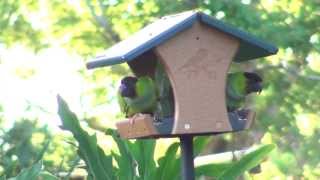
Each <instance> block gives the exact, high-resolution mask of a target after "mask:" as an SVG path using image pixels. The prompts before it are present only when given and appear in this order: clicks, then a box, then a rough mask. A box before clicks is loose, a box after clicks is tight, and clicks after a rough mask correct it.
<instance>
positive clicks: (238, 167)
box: [57, 96, 274, 180]
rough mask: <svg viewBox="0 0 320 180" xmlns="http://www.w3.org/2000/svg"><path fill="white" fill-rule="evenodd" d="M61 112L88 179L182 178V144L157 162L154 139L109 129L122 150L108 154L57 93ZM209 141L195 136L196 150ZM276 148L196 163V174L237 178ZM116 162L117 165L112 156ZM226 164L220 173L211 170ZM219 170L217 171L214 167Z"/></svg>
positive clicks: (269, 147) (268, 146) (173, 147)
mask: <svg viewBox="0 0 320 180" xmlns="http://www.w3.org/2000/svg"><path fill="white" fill-rule="evenodd" d="M57 99H58V105H59V111H58V113H59V116H60V118H61V120H62V122H63V129H65V130H68V131H70V132H72V134H73V136H74V138H75V139H76V140H77V142H78V144H79V145H78V154H79V155H80V157H81V158H82V159H83V160H84V161H85V163H86V166H87V171H88V176H89V177H88V178H89V179H94V180H95V179H107V180H116V179H128V180H130V179H131V180H139V179H140V180H146V179H153V180H165V179H173V180H175V179H176V180H178V179H181V177H180V174H179V167H180V157H179V156H178V154H177V151H178V148H179V144H178V143H173V144H171V145H170V146H169V147H168V149H167V151H166V153H165V155H164V156H163V157H160V158H159V159H158V161H157V162H155V160H154V150H155V144H156V142H155V140H136V141H134V142H131V141H128V140H122V139H121V138H120V137H119V135H118V134H117V132H116V131H115V130H112V129H107V131H106V134H107V135H109V136H112V138H113V140H114V141H115V142H116V144H117V147H118V150H119V154H117V153H115V152H114V151H111V154H110V155H105V153H104V151H103V150H102V149H101V148H100V147H99V145H98V144H97V139H96V135H89V134H88V133H87V132H86V131H85V130H83V129H82V128H81V126H80V123H79V120H78V118H77V117H76V115H75V114H74V113H73V112H72V111H71V110H70V109H69V107H68V105H67V104H66V102H65V101H64V100H63V99H62V98H61V97H60V96H58V97H57ZM207 142H208V141H207V140H206V139H205V138H197V139H195V145H196V146H197V147H196V148H195V149H196V151H195V153H196V154H197V153H199V152H200V151H201V148H203V147H205V146H204V144H206V143H207ZM273 148H274V146H273V145H267V146H263V147H261V148H258V149H257V150H255V151H253V152H251V153H249V154H247V155H245V156H244V157H242V158H241V159H240V160H239V161H236V162H231V163H224V164H207V165H205V166H199V167H197V169H196V171H197V176H203V175H205V176H210V177H219V179H235V178H236V177H238V176H240V175H242V174H243V173H244V172H245V171H247V170H250V169H252V168H254V167H255V166H257V165H259V164H260V163H261V161H262V160H263V159H265V158H266V156H267V155H268V154H269V152H270V151H271V150H272V149H273ZM113 158H114V159H115V161H116V162H117V166H114V165H113V163H112V159H113ZM221 167H224V169H223V171H221V172H220V174H219V175H218V176H217V174H218V173H217V174H212V173H211V172H210V171H211V170H213V169H218V168H220V169H221ZM214 172H217V171H214Z"/></svg>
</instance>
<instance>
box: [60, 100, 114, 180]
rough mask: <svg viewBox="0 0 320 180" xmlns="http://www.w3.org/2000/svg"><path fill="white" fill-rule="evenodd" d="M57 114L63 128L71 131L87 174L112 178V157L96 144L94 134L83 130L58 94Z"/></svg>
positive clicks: (97, 178) (96, 177)
mask: <svg viewBox="0 0 320 180" xmlns="http://www.w3.org/2000/svg"><path fill="white" fill-rule="evenodd" d="M57 100H58V114H59V116H60V118H61V120H62V124H63V128H64V129H65V130H69V131H71V132H72V134H73V136H74V138H75V139H76V140H77V141H78V143H79V149H78V154H79V156H80V157H81V158H82V159H83V160H84V161H85V163H86V165H87V167H88V171H89V172H88V174H90V175H92V178H93V179H94V180H100V179H106V180H114V179H116V178H115V175H114V173H113V166H112V157H111V156H106V155H105V153H104V152H103V150H102V149H101V148H100V147H99V146H98V144H97V137H96V135H91V136H90V135H89V134H88V133H87V132H86V131H84V130H83V129H82V128H81V126H80V123H79V120H78V118H77V116H76V115H75V114H74V113H73V112H71V111H70V109H69V107H68V105H67V103H66V102H65V101H64V100H63V99H62V98H61V97H60V96H59V95H58V96H57Z"/></svg>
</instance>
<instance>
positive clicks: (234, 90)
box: [226, 72, 262, 112]
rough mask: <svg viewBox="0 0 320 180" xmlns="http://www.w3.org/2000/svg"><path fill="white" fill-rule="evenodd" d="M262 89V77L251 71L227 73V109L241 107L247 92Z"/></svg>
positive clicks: (232, 109)
mask: <svg viewBox="0 0 320 180" xmlns="http://www.w3.org/2000/svg"><path fill="white" fill-rule="evenodd" d="M261 91H262V78H261V77H260V76H259V75H258V74H256V73H253V72H235V73H229V74H228V77H227V87H226V94H227V109H228V111H229V112H230V111H234V110H237V109H239V108H241V107H242V106H243V104H244V102H245V98H246V96H247V95H248V94H250V93H253V92H259V93H260V92H261Z"/></svg>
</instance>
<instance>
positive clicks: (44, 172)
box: [39, 171, 59, 180]
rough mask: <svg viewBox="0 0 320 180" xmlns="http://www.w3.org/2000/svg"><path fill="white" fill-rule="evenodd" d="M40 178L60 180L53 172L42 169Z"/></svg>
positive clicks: (42, 179)
mask: <svg viewBox="0 0 320 180" xmlns="http://www.w3.org/2000/svg"><path fill="white" fill-rule="evenodd" d="M39 180H59V178H58V177H56V176H54V175H52V174H51V173H49V172H47V171H42V172H41V173H40V174H39Z"/></svg>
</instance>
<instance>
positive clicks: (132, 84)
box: [117, 76, 157, 117]
mask: <svg viewBox="0 0 320 180" xmlns="http://www.w3.org/2000/svg"><path fill="white" fill-rule="evenodd" d="M117 97H118V103H119V106H120V110H121V112H122V113H124V114H125V116H126V117H132V116H134V115H135V114H137V113H149V114H153V112H154V109H155V107H156V102H157V96H156V87H155V85H154V82H153V80H152V79H151V78H150V77H147V76H143V77H139V78H136V77H131V76H127V77H124V78H123V79H122V80H121V84H120V87H119V90H118V94H117Z"/></svg>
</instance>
